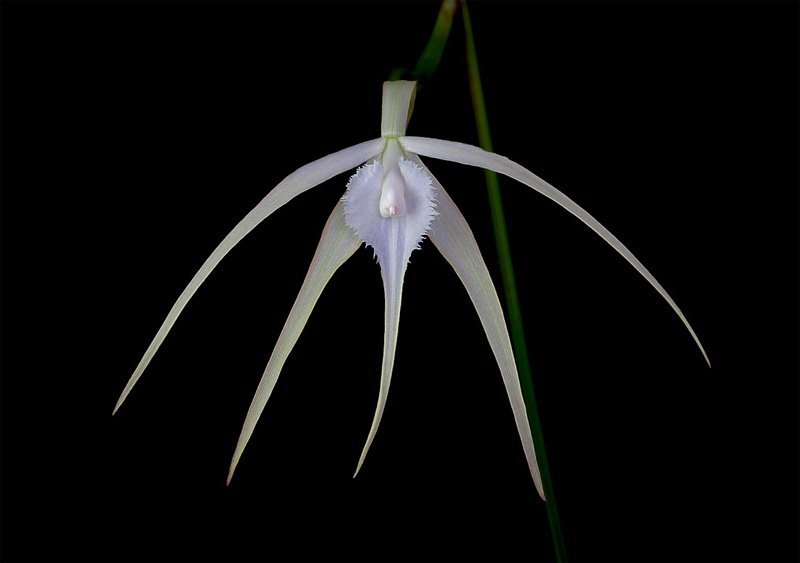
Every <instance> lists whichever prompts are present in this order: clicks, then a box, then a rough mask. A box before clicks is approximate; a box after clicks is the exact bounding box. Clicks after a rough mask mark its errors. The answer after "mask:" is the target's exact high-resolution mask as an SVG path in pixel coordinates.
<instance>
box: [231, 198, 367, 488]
mask: <svg viewBox="0 0 800 563" xmlns="http://www.w3.org/2000/svg"><path fill="white" fill-rule="evenodd" d="M360 245H361V239H359V238H358V236H356V234H355V233H353V231H352V229H350V228H349V227H348V226H347V225H346V223H345V221H344V204H343V203H342V202H339V203H338V204H337V205H336V207H335V208H334V209H333V213H331V215H330V217H329V218H328V222H327V223H326V224H325V229H324V230H323V231H322V237H321V239H320V241H319V245H318V246H317V251H316V253H315V254H314V258H313V259H312V261H311V266H310V267H309V269H308V274H306V279H305V281H303V286H302V287H301V288H300V293H299V294H298V296H297V299H296V300H295V302H294V306H293V307H292V310H291V312H290V313H289V317H288V318H287V319H286V324H284V326H283V330H281V334H280V336H279V337H278V342H277V343H276V344H275V348H274V349H273V351H272V356H270V359H269V363H267V368H266V369H265V370H264V375H263V376H262V378H261V381H260V382H259V384H258V388H257V389H256V394H255V396H254V397H253V401H252V403H251V404H250V409H249V410H248V411H247V417H246V418H245V421H244V426H243V428H242V433H241V435H240V436H239V442H238V443H237V444H236V450H235V451H234V453H233V460H232V461H231V467H230V471H229V472H228V483H230V481H231V478H232V477H233V472H234V470H235V469H236V464H238V463H239V458H240V457H241V455H242V452H243V451H244V448H245V446H246V445H247V442H248V440H250V436H251V435H252V434H253V429H254V428H255V426H256V423H257V422H258V419H259V417H260V416H261V413H262V412H263V410H264V406H265V405H266V404H267V401H268V400H269V397H270V395H271V394H272V390H273V389H274V388H275V383H277V381H278V376H280V374H281V369H282V368H283V364H284V362H286V358H287V357H288V356H289V353H290V352H291V351H292V348H294V345H295V343H296V342H297V339H298V338H299V337H300V333H301V332H302V331H303V328H304V327H305V325H306V322H307V321H308V318H309V316H310V315H311V311H312V310H313V308H314V305H315V304H316V303H317V300H318V299H319V296H320V294H321V293H322V290H323V289H325V286H326V285H327V284H328V280H330V279H331V276H333V274H334V272H335V271H336V270H337V269H338V268H339V266H341V265H342V264H343V263H344V262H345V260H347V259H348V258H350V256H352V255H353V253H354V252H355V251H356V249H357V248H358V247H359V246H360Z"/></svg>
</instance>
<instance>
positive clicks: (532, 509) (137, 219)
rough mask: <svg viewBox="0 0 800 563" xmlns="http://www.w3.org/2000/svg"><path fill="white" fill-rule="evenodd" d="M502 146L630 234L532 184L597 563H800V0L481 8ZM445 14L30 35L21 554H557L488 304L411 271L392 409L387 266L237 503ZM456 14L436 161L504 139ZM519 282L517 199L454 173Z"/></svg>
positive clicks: (569, 462) (13, 180)
mask: <svg viewBox="0 0 800 563" xmlns="http://www.w3.org/2000/svg"><path fill="white" fill-rule="evenodd" d="M470 9H471V15H472V18H473V27H474V31H475V35H476V41H477V48H478V55H479V60H480V64H481V71H482V77H483V81H484V89H485V95H486V101H487V105H488V112H489V118H490V122H491V127H492V134H493V140H494V144H495V151H496V152H498V153H500V154H503V155H506V156H508V157H510V158H511V159H513V160H515V161H517V162H519V163H521V164H522V165H524V166H525V167H527V168H529V169H530V170H532V171H534V173H536V174H538V175H540V176H541V177H542V178H544V179H545V180H547V181H549V182H550V183H552V184H554V185H555V186H556V187H557V188H559V189H560V190H562V191H563V192H565V193H566V194H567V195H568V196H570V197H571V198H572V199H574V200H575V201H576V202H577V203H578V204H579V205H581V206H583V207H584V208H585V209H586V210H587V211H589V212H590V213H591V214H593V215H594V216H595V217H596V218H597V219H598V220H599V221H600V222H601V223H603V224H604V225H605V226H606V227H608V228H609V229H610V230H611V231H612V232H613V233H614V234H615V235H617V236H618V237H619V238H620V239H621V240H622V241H623V242H624V243H625V244H626V245H627V246H628V247H629V248H630V249H631V250H632V251H633V252H634V254H636V255H637V256H638V257H639V259H640V260H641V261H642V262H643V263H644V264H645V266H646V267H648V269H650V271H651V272H652V273H653V274H654V275H655V276H656V278H657V279H658V280H659V281H660V282H661V283H662V284H663V286H664V287H665V288H666V289H667V291H669V292H670V294H671V295H672V297H673V298H674V299H675V300H676V301H677V303H678V304H679V305H680V307H681V308H682V310H683V311H684V313H685V314H686V315H687V317H688V318H689V320H690V322H691V323H692V325H693V327H694V328H695V330H696V331H697V333H698V335H699V337H700V339H701V340H702V342H703V343H704V345H705V348H706V350H707V351H708V353H709V356H710V358H711V362H712V366H713V367H712V369H711V370H709V369H708V367H707V366H706V365H705V363H704V361H703V358H702V356H701V355H700V353H699V351H698V350H697V349H696V347H695V345H694V343H693V342H692V340H691V337H690V336H689V334H688V332H687V331H686V330H685V329H684V328H683V326H682V324H681V322H680V320H679V319H678V318H677V316H676V315H675V314H674V313H673V312H672V311H671V310H670V308H669V307H668V305H667V304H666V303H665V302H664V301H663V300H662V299H661V298H660V297H659V296H658V294H657V293H656V292H655V291H654V290H653V289H652V288H651V287H650V286H649V284H647V283H646V282H645V281H644V280H643V279H642V278H641V276H639V275H638V274H636V272H635V271H634V270H633V269H632V268H631V267H630V266H629V265H628V264H627V263H626V262H625V261H624V260H623V259H622V258H621V257H620V256H619V255H617V254H616V253H615V252H614V251H613V250H612V249H611V248H610V247H609V246H608V245H607V244H605V243H604V242H603V241H602V240H600V239H599V237H597V236H596V235H595V234H594V233H593V232H591V231H590V230H589V229H587V228H586V227H585V226H584V225H583V224H581V223H580V222H579V221H577V220H576V219H575V218H574V217H572V216H571V215H570V214H568V213H566V212H565V211H563V210H562V209H560V208H559V207H558V206H556V205H555V204H553V203H552V202H550V201H549V200H547V199H545V198H543V197H541V196H540V195H538V194H536V193H534V192H533V191H532V190H530V189H528V188H526V187H524V186H522V185H518V184H515V183H514V182H513V181H510V180H503V181H502V191H503V197H504V200H505V204H506V212H507V220H508V225H509V235H510V240H511V244H512V252H513V254H514V259H515V266H516V269H517V276H518V279H517V282H518V286H519V291H520V298H521V301H522V313H523V316H524V317H523V318H524V320H525V323H526V331H527V337H528V344H529V353H530V356H531V360H532V364H533V370H534V379H535V381H534V382H535V386H536V391H537V397H538V401H539V404H540V409H541V417H542V420H543V426H544V433H545V438H546V441H547V447H548V451H549V455H550V463H551V469H552V472H553V475H554V480H555V487H556V494H557V500H558V507H559V510H560V513H561V518H562V525H563V528H564V533H565V536H566V545H567V550H568V554H569V556H570V558H571V559H573V560H576V561H578V560H591V561H662V560H693V561H699V560H712V561H734V560H739V561H756V560H758V561H772V560H776V561H777V560H795V561H796V560H797V559H798V411H797V403H798V362H797V360H798V330H797V329H798V322H797V320H798V319H797V313H798V300H797V296H798V276H797V273H798V272H797V269H798V268H797V265H798V248H797V240H798V229H797V211H798V55H797V53H798V15H799V14H798V4H797V3H793V2H784V3H721V2H720V3H714V2H709V3H698V2H683V3H678V2H675V3H667V2H648V3H631V2H627V3H606V2H596V3H579V2H564V3H556V2H535V3H533V2H532V3H522V2H518V3H500V2H492V3H488V2H485V3H478V2H476V3H474V4H471V5H470ZM437 11H438V4H437V3H422V2H420V3H385V2H380V3H347V4H342V3H333V2H331V3H325V4H317V3H305V2H298V3H246V2H242V3H230V4H220V3H107V4H106V3H80V4H78V3H72V4H44V3H34V4H20V3H8V2H6V3H3V5H2V41H3V43H2V65H0V66H2V175H3V176H2V499H1V500H2V536H1V538H0V539H1V540H2V541H1V542H0V545H2V552H1V554H0V555H2V558H3V560H7V561H41V560H47V561H101V560H102V561H131V560H142V561H145V560H147V561H246V560H266V561H273V560H487V561H488V560H493V561H494V560H549V559H552V558H553V552H552V544H551V541H550V537H549V530H548V524H547V519H546V515H545V508H544V504H543V503H542V502H541V501H540V500H539V498H538V496H537V495H536V492H535V489H534V487H533V484H532V482H531V479H530V475H529V474H528V472H527V467H526V464H525V461H524V456H523V454H522V450H521V448H520V443H519V438H518V436H517V434H516V430H515V428H514V424H513V418H512V416H511V410H510V408H509V405H508V400H507V398H506V396H505V391H504V389H503V386H502V382H501V378H500V376H499V372H498V370H497V368H496V365H495V363H494V360H493V357H492V354H491V351H490V349H489V346H488V345H487V343H486V341H485V338H484V336H483V334H482V331H481V327H480V324H479V321H478V317H477V315H476V314H475V313H474V310H473V309H472V306H471V304H470V302H469V300H468V297H467V295H466V292H465V291H464V290H463V288H462V287H461V285H460V283H459V281H458V279H457V278H456V276H455V275H454V274H453V272H452V270H451V269H450V268H449V266H448V265H447V263H446V262H445V261H444V260H443V259H442V258H441V256H440V255H439V254H438V252H437V251H436V250H435V248H434V247H433V245H432V244H430V243H429V242H428V243H425V244H423V247H422V250H420V251H417V252H415V253H414V254H413V255H412V264H411V266H410V267H409V270H408V273H407V276H406V283H405V293H404V301H403V315H402V322H401V331H400V336H399V341H398V355H397V360H396V363H395V368H394V380H393V384H392V391H391V394H390V398H389V401H388V406H387V409H386V413H385V416H384V419H383V422H382V425H381V429H380V431H379V433H378V436H377V438H376V440H375V442H374V444H373V446H372V449H371V451H370V454H369V456H368V457H367V460H366V463H365V464H364V467H363V468H362V471H361V473H360V474H359V475H358V477H357V478H356V479H352V473H353V471H354V469H355V464H356V462H357V460H358V456H359V454H360V451H361V448H362V446H363V441H364V440H365V439H366V436H367V432H368V430H369V425H370V422H371V419H372V415H373V411H374V406H375V401H376V399H377V391H378V381H379V370H380V361H381V343H382V331H383V324H382V323H383V318H382V317H383V290H382V286H381V280H380V275H379V270H378V266H377V265H376V264H375V263H374V261H373V259H372V253H371V251H365V250H360V251H359V252H357V253H356V255H355V256H354V257H353V258H352V259H351V260H350V261H349V262H347V263H346V264H345V265H344V266H343V267H342V268H341V270H340V271H339V272H338V273H337V274H336V275H335V276H334V278H333V279H332V281H331V282H330V284H329V286H328V288H327V289H326V291H325V293H324V294H323V295H322V298H321V299H320V301H319V303H318V305H317V308H316V309H315V311H314V314H313V315H312V317H311V319H310V321H309V323H308V325H307V327H306V329H305V332H304V333H303V335H302V336H301V338H300V340H299V342H298V344H297V347H296V348H295V350H294V352H293V354H292V355H291V356H290V358H289V360H288V362H287V363H286V366H285V368H284V370H283V375H282V377H281V379H280V381H279V382H278V385H277V387H276V390H275V392H274V394H273V396H272V398H271V400H270V402H269V404H268V406H267V408H266V410H265V413H264V415H263V417H262V418H261V421H260V423H259V426H258V429H257V431H256V432H255V434H254V437H253V439H252V440H251V442H250V444H249V446H248V449H247V451H246V452H245V454H244V457H243V458H242V461H241V463H240V465H239V468H238V469H237V473H236V476H235V478H234V480H233V482H232V483H231V485H230V486H229V487H225V476H226V472H227V468H228V463H229V461H230V457H231V455H232V452H233V448H234V445H235V443H236V439H237V437H238V434H239V430H240V428H241V424H242V422H243V419H244V415H245V413H246V411H247V408H248V406H249V403H250V400H251V397H252V393H253V391H254V390H255V387H256V384H257V382H258V380H259V378H260V377H261V373H262V370H263V368H264V366H265V365H266V362H267V360H268V358H269V355H270V352H271V350H272V346H273V345H274V342H275V340H276V338H277V336H278V334H279V332H280V329H281V327H282V324H283V321H284V320H285V317H286V315H287V313H288V311H289V309H290V307H291V304H292V302H293V300H294V297H295V296H296V292H297V290H298V289H299V287H300V284H301V282H302V280H303V277H304V275H305V272H306V268H307V266H308V263H309V262H310V259H311V256H312V255H313V252H314V248H315V246H316V242H317V240H318V238H319V234H320V232H321V230H322V226H323V224H324V222H325V219H326V218H327V216H328V214H329V213H330V210H331V209H332V208H333V206H334V205H335V203H336V201H337V199H338V198H339V197H340V196H341V195H342V193H343V192H344V186H345V183H346V180H347V174H343V175H342V176H340V177H338V178H337V179H335V180H333V181H330V182H328V183H327V184H325V185H323V186H321V187H319V188H316V189H314V190H312V191H311V192H308V193H306V194H304V195H302V196H300V197H298V198H296V199H295V200H293V201H292V202H290V203H289V204H287V205H286V206H285V207H284V208H282V209H280V210H279V211H278V212H276V213H275V214H274V215H273V216H272V217H270V218H269V219H268V220H267V221H265V222H264V223H263V224H262V225H260V226H259V227H258V228H257V229H256V230H255V231H254V232H253V233H252V234H251V235H249V236H248V237H247V238H246V239H245V240H244V241H243V242H242V243H240V244H239V245H238V246H237V247H236V248H235V249H234V250H233V251H232V252H231V253H230V254H229V255H228V257H226V258H225V260H223V262H222V263H221V264H220V266H219V267H218V268H217V269H216V270H215V271H214V273H213V274H212V275H211V277H210V278H209V279H208V280H207V282H206V283H205V284H204V285H203V287H202V288H201V289H200V290H199V291H198V293H197V294H196V296H195V297H194V299H193V300H192V301H191V303H190V304H189V306H188V307H187V308H186V310H185V311H184V313H183V315H182V316H181V318H180V319H179V321H178V323H177V324H176V325H175V327H174V329H173V330H172V332H171V333H170V335H169V337H168V338H167V340H166V342H165V344H164V345H163V346H162V348H161V350H160V351H159V352H158V354H157V355H156V357H155V359H154V361H153V362H152V363H151V365H150V367H149V368H148V370H147V371H146V373H145V375H144V377H143V378H142V379H141V380H140V382H139V384H138V385H137V387H136V388H135V389H134V391H133V392H132V394H131V395H130V397H129V398H128V401H127V402H126V403H125V405H124V406H123V408H122V409H121V410H120V412H119V413H118V414H117V415H116V416H114V417H113V418H112V417H111V416H110V414H111V410H112V408H113V406H114V403H115V401H116V399H117V397H118V395H119V393H120V391H121V390H122V388H123V386H124V384H125V382H126V381H127V379H128V377H129V376H130V373H131V372H132V371H133V369H134V367H135V366H136V364H137V362H138V360H139V357H140V355H141V354H142V353H143V352H144V350H145V349H146V347H147V345H148V343H149V341H150V339H151V338H152V336H153V335H154V334H155V332H156V330H157V329H158V327H159V326H160V323H161V321H162V320H163V317H164V316H165V315H166V313H167V311H168V310H169V308H170V306H171V305H172V303H173V302H174V300H175V299H176V298H177V296H178V294H179V293H180V291H181V290H182V289H183V287H184V286H185V284H186V283H187V282H188V281H189V279H190V278H191V276H192V275H193V274H194V272H195V271H196V270H197V268H198V267H199V266H200V264H201V263H202V262H203V260H204V259H205V258H206V257H207V255H208V254H210V252H211V251H212V250H213V249H214V248H215V246H216V245H217V244H218V243H219V241H220V240H222V238H223V237H224V236H225V234H227V232H228V231H229V230H230V229H231V228H232V227H233V225H235V224H236V222H237V221H238V220H239V219H240V218H241V217H243V216H244V215H245V213H246V212H247V211H249V210H250V209H251V208H252V207H254V206H255V205H256V203H258V201H260V200H261V198H262V197H263V196H264V195H265V194H266V193H267V192H268V191H269V190H270V189H271V187H272V186H274V185H275V184H277V183H278V182H279V181H280V180H281V179H282V178H283V177H284V176H286V175H287V174H289V173H290V172H292V171H294V170H295V169H297V168H298V167H300V166H302V165H303V164H305V163H307V162H309V161H311V160H313V159H316V158H319V157H322V156H324V155H326V154H328V153H330V152H333V151H335V150H338V149H341V148H344V147H347V146H350V145H352V144H355V143H357V142H360V141H363V140H367V139H371V138H374V137H376V136H378V134H379V124H380V102H381V96H380V92H381V83H382V81H383V80H385V79H386V77H387V75H388V73H389V71H390V70H391V69H392V68H394V67H399V66H404V67H412V66H413V65H414V63H415V61H416V58H417V57H418V55H419V53H420V52H421V50H422V48H423V47H424V45H425V42H426V41H427V38H428V35H429V33H430V30H431V28H432V25H433V22H434V20H435V17H436V14H437ZM463 44H464V34H463V31H462V27H461V23H460V19H457V20H456V23H455V25H454V28H453V32H452V36H451V39H450V43H449V44H448V46H447V50H446V52H445V55H444V58H443V60H442V63H441V67H440V69H439V71H437V74H436V76H435V77H434V79H433V80H432V81H431V82H429V83H428V84H426V85H425V87H424V88H423V90H422V91H421V92H420V93H419V95H418V98H417V104H416V108H415V112H414V116H413V119H412V121H411V125H410V128H409V134H413V135H420V136H429V137H437V138H445V139H450V140H455V141H461V142H466V143H471V144H477V138H476V133H475V127H474V120H473V117H472V111H471V105H470V98H469V93H468V86H467V78H466V69H465V63H464V46H463ZM427 163H428V165H429V167H430V168H431V170H432V171H433V173H434V174H436V176H437V178H438V179H439V180H440V181H441V182H442V183H443V185H444V186H445V188H446V189H447V190H448V192H449V193H450V195H451V196H452V197H453V198H454V200H455V201H456V202H457V203H458V205H459V206H460V207H461V209H462V211H463V213H464V215H465V216H466V217H467V219H468V221H469V222H470V224H471V226H472V228H473V230H474V232H475V235H476V238H477V240H478V241H479V244H480V245H481V247H482V249H483V252H484V256H485V258H486V262H487V264H488V265H489V268H490V270H491V272H492V275H493V276H495V279H496V280H497V283H498V285H499V270H498V267H497V259H496V253H495V250H494V246H493V242H492V232H491V223H490V218H489V213H488V208H487V201H486V195H485V188H484V185H483V175H482V174H481V173H480V171H478V170H475V169H465V168H463V167H460V166H456V165H450V164H448V163H440V162H436V161H432V160H430V159H428V160H427Z"/></svg>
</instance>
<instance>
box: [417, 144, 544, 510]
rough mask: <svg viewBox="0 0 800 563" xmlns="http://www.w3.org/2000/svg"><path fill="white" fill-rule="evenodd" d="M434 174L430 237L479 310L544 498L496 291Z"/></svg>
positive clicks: (464, 224) (467, 230)
mask: <svg viewBox="0 0 800 563" xmlns="http://www.w3.org/2000/svg"><path fill="white" fill-rule="evenodd" d="M410 158H411V159H412V160H414V161H415V162H418V163H419V164H420V165H421V164H422V163H421V162H419V159H418V158H416V157H415V156H414V155H411V156H410ZM431 177H432V178H433V184H434V186H435V187H436V201H437V206H436V210H437V211H438V212H439V215H438V216H437V217H436V218H435V219H434V220H433V223H432V224H431V228H430V230H429V233H428V236H429V237H430V239H431V241H432V242H433V244H435V245H436V248H438V249H439V251H440V252H441V253H442V256H444V257H445V259H446V260H447V261H448V262H449V263H450V265H451V266H452V267H453V269H454V270H455V271H456V274H457V275H458V277H459V278H460V279H461V282H462V283H463V284H464V287H465V288H466V289H467V293H468V294H469V297H470V299H471V300H472V304H473V305H474V306H475V310H476V311H477V312H478V317H480V320H481V324H482V325H483V330H484V331H485V332H486V337H487V339H488V340H489V345H490V346H491V348H492V352H493V353H494V357H495V359H496V360H497V365H498V366H499V367H500V374H501V376H502V377H503V383H504V384H505V387H506V392H507V393H508V399H509V401H510V402H511V410H512V411H513V413H514V420H515V421H516V423H517V431H518V432H519V437H520V439H521V440H522V449H523V450H524V451H525V457H526V458H527V460H528V469H529V470H530V472H531V476H532V477H533V482H534V484H535V485H536V490H537V491H539V495H540V496H541V497H542V498H543V499H544V489H543V488H542V478H541V476H540V475H539V466H538V464H537V463H536V451H535V450H534V448H533V438H532V437H531V429H530V425H529V423H528V413H527V410H526V409H525V402H524V401H523V398H522V389H521V388H520V384H519V375H518V374H517V364H516V362H515V360H514V352H513V351H512V348H511V339H510V338H509V336H508V330H507V328H506V322H505V318H504V316H503V309H502V307H501V306H500V300H499V299H498V297H497V291H496V290H495V288H494V284H493V283H492V278H491V276H490V275H489V270H488V269H487V268H486V264H485V263H484V261H483V257H482V256H481V251H480V249H479V248H478V243H477V242H476V241H475V237H474V236H473V234H472V230H471V229H470V228H469V225H468V224H467V220H466V219H465V218H464V216H463V215H462V214H461V211H459V209H458V207H456V204H455V203H453V200H452V199H450V196H449V195H448V194H447V192H446V191H445V190H444V188H443V187H442V185H441V184H440V183H439V182H438V181H437V180H436V178H435V177H433V175H431Z"/></svg>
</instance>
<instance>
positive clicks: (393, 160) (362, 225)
mask: <svg viewBox="0 0 800 563" xmlns="http://www.w3.org/2000/svg"><path fill="white" fill-rule="evenodd" d="M342 201H343V202H344V213H345V221H346V223H347V225H348V226H349V227H350V228H351V229H353V230H354V231H355V232H356V233H357V234H358V236H359V237H360V238H361V240H363V241H364V242H365V243H366V244H367V245H368V246H371V247H372V248H373V249H374V250H375V255H376V256H377V258H378V261H379V262H380V263H381V264H382V265H383V264H385V262H386V260H388V259H390V256H392V257H395V258H398V259H400V260H402V263H405V262H407V261H408V258H409V256H410V255H411V252H412V251H413V250H414V249H415V248H419V243H420V242H422V239H423V237H424V236H425V234H426V233H427V231H428V229H429V228H430V225H431V221H433V218H434V217H435V216H436V211H434V207H435V206H436V201H435V199H434V187H433V185H432V180H431V176H430V174H428V172H427V171H426V170H425V169H423V168H422V167H420V166H419V165H417V164H415V163H413V162H411V161H409V160H407V159H405V158H404V157H403V156H402V153H401V152H400V150H399V146H398V144H397V142H396V141H390V142H389V147H387V150H386V151H385V153H384V155H383V159H382V163H381V162H379V161H375V162H372V163H370V164H366V165H364V166H362V167H361V168H359V169H358V170H357V171H356V173H355V174H354V175H353V177H351V178H350V181H349V182H348V183H347V193H345V195H344V197H343V198H342Z"/></svg>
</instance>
